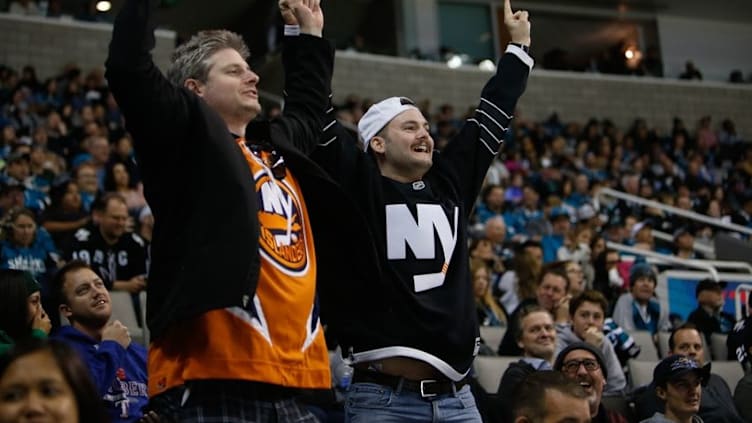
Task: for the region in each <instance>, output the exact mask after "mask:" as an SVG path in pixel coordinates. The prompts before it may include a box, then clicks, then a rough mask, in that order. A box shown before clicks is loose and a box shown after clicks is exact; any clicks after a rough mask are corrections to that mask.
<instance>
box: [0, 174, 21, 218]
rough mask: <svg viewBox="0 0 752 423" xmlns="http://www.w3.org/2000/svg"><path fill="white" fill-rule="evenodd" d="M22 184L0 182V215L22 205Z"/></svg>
mask: <svg viewBox="0 0 752 423" xmlns="http://www.w3.org/2000/svg"><path fill="white" fill-rule="evenodd" d="M25 191H26V189H25V188H24V186H23V185H8V184H6V183H2V182H0V216H5V215H6V214H7V213H8V212H9V211H10V210H14V209H20V208H23V207H24V204H25V202H26V201H25V199H24V192H25Z"/></svg>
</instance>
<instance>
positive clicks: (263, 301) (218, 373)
mask: <svg viewBox="0 0 752 423" xmlns="http://www.w3.org/2000/svg"><path fill="white" fill-rule="evenodd" d="M238 144H239V146H240V148H241V149H242V150H243V154H244V155H245V158H246V161H247V162H248V165H249V166H250V168H251V171H252V173H253V178H254V181H255V187H256V193H257V195H258V204H259V212H258V220H259V225H260V228H259V229H260V237H259V254H260V256H261V270H260V274H259V281H258V286H257V288H256V294H255V296H254V297H253V303H252V304H249V307H247V309H243V308H240V307H232V308H225V309H218V310H211V311H209V312H207V313H204V314H202V315H200V316H198V317H196V318H195V319H191V320H189V321H186V322H183V323H180V324H176V325H173V326H172V327H171V328H170V329H168V330H167V332H166V333H165V335H164V336H163V337H161V338H160V339H159V340H157V341H155V342H153V343H152V344H151V346H150V351H149V395H150V396H153V395H157V394H160V393H162V392H164V391H165V390H167V389H170V388H172V387H175V386H179V385H182V384H183V383H184V382H185V381H187V380H200V379H234V380H238V379H239V380H248V381H256V382H264V383H270V384H274V385H280V386H286V387H296V388H329V387H330V386H331V379H330V375H329V355H328V352H327V349H326V343H325V341H324V334H323V329H322V327H321V324H320V323H319V318H318V306H317V305H315V295H316V260H315V258H316V256H315V251H314V247H313V238H312V235H311V228H310V224H309V221H308V214H307V211H306V207H305V202H304V201H303V197H302V194H301V192H300V187H299V186H298V182H297V180H296V179H295V178H294V177H293V175H292V174H291V173H290V172H289V171H288V170H287V169H285V167H284V166H283V165H280V163H283V162H279V163H277V162H275V161H280V160H281V159H280V158H279V157H277V156H276V154H273V153H271V152H267V151H254V152H251V151H250V150H249V149H248V147H246V145H245V143H244V140H242V139H241V140H238ZM211 283H221V281H216V282H212V281H207V289H218V288H213V287H211V286H209V285H208V284H211Z"/></svg>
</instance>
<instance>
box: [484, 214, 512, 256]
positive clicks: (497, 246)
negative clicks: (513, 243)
mask: <svg viewBox="0 0 752 423" xmlns="http://www.w3.org/2000/svg"><path fill="white" fill-rule="evenodd" d="M483 230H484V233H485V235H486V239H488V240H489V241H491V243H492V247H493V252H494V254H496V255H497V256H499V257H502V258H504V259H506V258H507V256H509V254H507V253H505V251H504V250H505V249H506V248H505V246H504V244H505V242H506V239H507V225H506V223H504V218H503V217H501V216H493V217H490V218H489V219H488V220H486V224H485V226H484V227H483Z"/></svg>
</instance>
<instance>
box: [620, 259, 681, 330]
mask: <svg viewBox="0 0 752 423" xmlns="http://www.w3.org/2000/svg"><path fill="white" fill-rule="evenodd" d="M656 284H657V278H656V275H655V270H653V268H652V267H651V266H650V265H649V264H647V263H635V264H633V265H632V269H631V271H630V273H629V286H630V292H627V293H625V294H622V295H621V296H620V297H619V300H618V301H617V302H616V306H615V307H614V315H613V317H614V321H615V322H616V323H617V324H618V325H619V326H621V327H622V328H624V330H626V331H627V332H631V331H633V330H646V331H649V332H650V333H651V334H653V335H655V334H656V333H657V332H658V331H666V330H669V329H670V328H671V327H670V323H669V320H668V310H666V309H665V307H662V306H661V303H660V302H658V300H657V299H656V298H655V286H656Z"/></svg>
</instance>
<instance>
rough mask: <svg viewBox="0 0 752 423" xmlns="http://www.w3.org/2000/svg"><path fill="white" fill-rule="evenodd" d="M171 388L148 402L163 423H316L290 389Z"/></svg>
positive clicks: (220, 384)
mask: <svg viewBox="0 0 752 423" xmlns="http://www.w3.org/2000/svg"><path fill="white" fill-rule="evenodd" d="M189 389H190V390H189V394H188V398H187V400H186V401H185V404H183V405H180V404H181V402H182V397H183V393H184V392H185V388H176V389H172V390H170V391H168V392H166V393H164V394H162V395H159V396H157V397H155V398H153V399H152V402H151V405H152V406H153V409H154V411H156V412H157V413H158V414H159V415H160V417H162V418H164V419H165V420H172V421H175V422H181V423H183V422H185V423H223V422H227V423H266V422H279V423H286V422H301V423H318V420H317V419H316V417H314V415H313V414H312V413H311V412H310V411H308V410H307V409H306V408H305V407H304V406H302V405H300V404H299V403H298V402H297V400H296V399H295V397H294V396H292V395H293V394H292V393H291V391H290V390H285V389H284V388H278V387H272V386H268V385H266V386H265V385H263V384H256V383H252V382H238V381H202V382H193V383H191V384H190V388H189Z"/></svg>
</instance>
